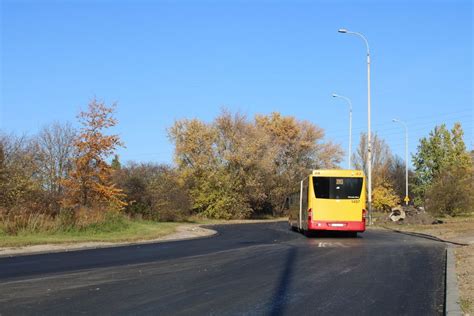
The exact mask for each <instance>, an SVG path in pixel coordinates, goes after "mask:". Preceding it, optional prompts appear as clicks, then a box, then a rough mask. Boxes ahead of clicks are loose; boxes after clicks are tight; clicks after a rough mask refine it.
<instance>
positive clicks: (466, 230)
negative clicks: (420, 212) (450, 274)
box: [382, 217, 474, 315]
mask: <svg viewBox="0 0 474 316" xmlns="http://www.w3.org/2000/svg"><path fill="white" fill-rule="evenodd" d="M442 221H443V223H442V224H436V225H432V224H428V225H405V224H383V225H382V226H386V227H387V228H391V229H396V230H400V231H406V232H414V233H423V234H428V235H431V236H435V237H438V238H441V239H443V240H448V241H452V242H456V243H462V244H467V246H456V247H455V255H456V274H457V278H458V285H459V291H460V296H461V308H462V309H463V312H464V313H465V315H473V314H474V217H459V218H443V219H442Z"/></svg>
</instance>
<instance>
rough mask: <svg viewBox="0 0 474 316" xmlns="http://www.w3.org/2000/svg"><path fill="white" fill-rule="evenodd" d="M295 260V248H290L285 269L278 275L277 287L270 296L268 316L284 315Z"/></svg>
mask: <svg viewBox="0 0 474 316" xmlns="http://www.w3.org/2000/svg"><path fill="white" fill-rule="evenodd" d="M295 259H296V248H293V247H292V248H290V249H289V250H288V254H287V256H286V261H285V267H284V269H283V271H282V272H281V274H280V278H279V280H278V283H277V286H276V287H275V290H274V292H273V295H272V300H271V312H270V315H284V314H285V307H286V305H287V300H288V289H289V288H290V286H291V276H292V274H293V267H294V263H295Z"/></svg>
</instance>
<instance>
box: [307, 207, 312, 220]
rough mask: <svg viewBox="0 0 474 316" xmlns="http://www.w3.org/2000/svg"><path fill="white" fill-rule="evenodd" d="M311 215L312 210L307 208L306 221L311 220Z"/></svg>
mask: <svg viewBox="0 0 474 316" xmlns="http://www.w3.org/2000/svg"><path fill="white" fill-rule="evenodd" d="M312 215H313V213H312V210H311V209H309V210H308V221H311V216H312Z"/></svg>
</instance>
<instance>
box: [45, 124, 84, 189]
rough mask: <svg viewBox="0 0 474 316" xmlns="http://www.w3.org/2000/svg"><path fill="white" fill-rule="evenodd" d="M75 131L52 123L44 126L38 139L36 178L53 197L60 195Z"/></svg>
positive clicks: (70, 157)
mask: <svg viewBox="0 0 474 316" xmlns="http://www.w3.org/2000/svg"><path fill="white" fill-rule="evenodd" d="M75 137H76V131H75V130H74V128H73V127H72V126H71V124H69V123H66V124H60V123H53V124H51V125H48V126H45V127H44V128H43V129H42V130H41V131H40V133H39V134H38V137H37V138H36V144H37V146H38V160H39V161H38V176H39V177H40V179H41V182H42V184H43V188H44V189H45V190H46V191H47V192H49V194H50V195H52V196H54V197H59V196H60V195H61V193H62V190H63V187H62V184H61V183H62V181H63V180H64V179H65V178H66V176H67V174H68V172H69V170H70V168H71V161H72V157H73V152H74V139H75Z"/></svg>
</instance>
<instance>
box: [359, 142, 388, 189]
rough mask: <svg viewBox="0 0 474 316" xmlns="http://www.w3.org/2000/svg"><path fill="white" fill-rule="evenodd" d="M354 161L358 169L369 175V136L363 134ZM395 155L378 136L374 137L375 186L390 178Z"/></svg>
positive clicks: (373, 181)
mask: <svg viewBox="0 0 474 316" xmlns="http://www.w3.org/2000/svg"><path fill="white" fill-rule="evenodd" d="M352 161H353V162H354V166H355V168H357V169H360V170H363V171H364V173H365V174H366V175H367V134H365V133H361V135H360V142H359V147H358V148H357V151H356V152H355V153H354V154H353V155H352ZM392 161H393V155H392V151H391V150H390V147H389V146H388V145H387V143H385V141H384V140H383V139H382V138H380V137H379V136H378V135H377V134H373V135H372V179H373V180H372V183H373V186H374V187H376V186H377V185H380V184H382V183H383V182H385V181H387V180H388V179H389V177H390V175H389V171H390V166H391V165H392Z"/></svg>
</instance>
